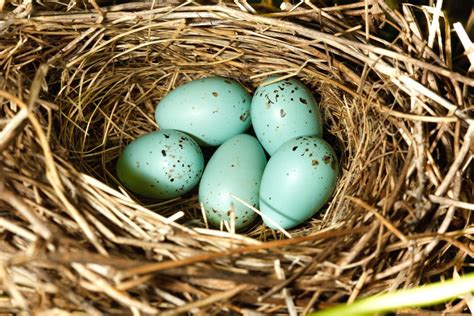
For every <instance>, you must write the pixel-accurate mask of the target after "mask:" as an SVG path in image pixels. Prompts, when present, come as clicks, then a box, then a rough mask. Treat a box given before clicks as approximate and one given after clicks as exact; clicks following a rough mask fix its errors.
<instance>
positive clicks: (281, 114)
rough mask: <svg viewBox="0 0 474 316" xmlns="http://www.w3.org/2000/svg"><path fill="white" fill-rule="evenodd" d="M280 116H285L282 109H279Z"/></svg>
mask: <svg viewBox="0 0 474 316" xmlns="http://www.w3.org/2000/svg"><path fill="white" fill-rule="evenodd" d="M280 116H281V117H285V116H286V113H285V111H284V110H283V109H280Z"/></svg>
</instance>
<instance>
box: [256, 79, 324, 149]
mask: <svg viewBox="0 0 474 316" xmlns="http://www.w3.org/2000/svg"><path fill="white" fill-rule="evenodd" d="M275 79H277V77H274V76H273V77H270V78H268V79H267V80H266V81H265V82H269V81H272V80H275ZM250 114H251V118H252V124H253V128H254V130H255V134H256V135H257V138H258V140H259V141H260V143H261V144H262V146H263V147H264V148H265V150H266V151H267V152H268V153H269V154H270V155H273V153H274V152H275V151H276V150H277V149H278V148H279V147H280V146H281V145H282V144H283V143H285V142H287V141H288V140H290V139H292V138H295V137H298V136H312V135H315V136H319V137H321V136H322V134H323V130H322V123H321V114H320V110H319V106H318V104H317V103H316V100H315V99H314V97H313V95H312V94H311V91H310V90H309V89H308V88H307V87H306V86H305V85H304V84H303V83H301V82H300V81H298V80H297V79H293V78H291V79H285V80H281V81H278V82H276V83H273V84H270V85H266V86H260V87H259V88H258V89H257V91H256V92H255V94H254V96H253V99H252V106H251V110H250Z"/></svg>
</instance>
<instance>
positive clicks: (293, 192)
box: [260, 136, 338, 229]
mask: <svg viewBox="0 0 474 316" xmlns="http://www.w3.org/2000/svg"><path fill="white" fill-rule="evenodd" d="M337 175H338V163H337V158H336V154H335V153H334V150H333V149H332V148H331V146H330V145H329V144H328V143H327V142H326V141H324V140H323V139H321V138H318V137H316V136H301V137H297V138H294V139H291V140H289V141H288V142H286V143H284V144H283V145H282V146H281V147H280V148H279V149H278V150H277V151H276V152H275V153H274V154H273V156H272V157H271V158H270V160H269V161H268V164H267V167H266V168H265V171H264V173H263V177H262V184H261V186H260V211H261V212H262V214H264V215H266V217H269V218H270V219H271V220H268V219H267V218H266V217H265V216H264V217H263V220H264V222H265V224H266V225H267V226H268V227H270V228H273V229H275V228H277V226H276V225H274V223H273V222H276V223H277V224H278V225H280V226H281V227H283V228H285V229H289V228H292V227H295V226H297V225H299V224H301V223H303V222H304V221H306V220H307V219H309V218H310V217H312V216H313V215H314V214H316V213H317V212H318V211H319V210H320V209H321V208H322V207H323V206H324V204H325V203H326V202H327V201H328V200H329V198H330V197H331V194H332V193H333V191H334V189H335V187H336V180H337Z"/></svg>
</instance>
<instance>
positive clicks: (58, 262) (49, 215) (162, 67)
mask: <svg viewBox="0 0 474 316" xmlns="http://www.w3.org/2000/svg"><path fill="white" fill-rule="evenodd" d="M239 4H241V3H240V2H239ZM242 8H245V6H244V5H241V6H240V8H239V7H238V6H237V7H234V6H233V5H227V6H224V5H222V6H215V5H208V6H202V5H198V4H195V3H191V2H188V3H185V4H182V5H174V6H171V5H161V4H160V5H159V4H151V3H128V4H124V5H116V6H111V7H107V8H102V9H101V11H103V12H104V13H105V16H102V15H100V14H98V13H96V12H94V11H74V12H69V13H67V12H64V13H60V12H46V11H42V10H41V8H39V7H38V8H37V9H38V10H37V11H31V10H30V11H29V12H28V10H27V12H26V13H27V14H31V16H30V18H26V16H27V15H25V14H24V13H25V11H22V12H21V13H19V12H16V13H17V14H18V15H17V17H16V18H15V17H14V15H12V14H5V15H3V16H0V17H2V18H3V20H2V21H0V30H1V31H0V32H3V33H1V34H2V35H1V38H0V47H1V49H2V50H1V51H0V62H1V67H2V73H1V76H0V126H1V128H2V131H1V134H0V152H1V160H0V211H1V214H2V216H1V217H0V232H1V236H2V239H1V241H0V249H1V254H0V256H1V261H0V262H1V265H0V279H1V280H2V282H1V285H0V293H3V294H1V297H0V312H20V311H23V312H32V313H43V315H52V314H53V313H57V314H58V315H59V314H61V312H66V311H67V312H78V313H79V312H84V313H86V314H88V315H99V314H101V313H104V314H108V315H111V314H119V315H131V314H133V315H138V314H140V313H142V314H157V313H160V314H162V315H171V314H178V313H184V312H190V313H193V314H220V313H237V314H245V315H257V314H258V312H260V313H283V314H288V313H289V314H295V313H305V312H308V311H310V310H314V309H319V308H324V307H326V306H329V305H332V304H334V303H337V302H346V301H349V302H352V301H354V300H355V299H356V298H357V297H363V296H367V295H370V294H375V293H380V292H385V291H391V290H394V289H397V288H405V287H413V286H416V285H418V284H423V283H427V282H430V281H433V280H440V279H443V278H447V277H450V276H451V275H453V273H459V274H462V273H463V272H464V271H467V270H469V269H472V261H471V263H469V258H471V259H472V256H473V252H474V250H473V248H472V241H471V240H472V233H473V226H472V218H471V216H470V211H469V210H472V209H473V204H472V201H473V194H474V192H473V189H472V188H473V183H472V177H470V176H469V173H470V172H472V148H473V147H472V143H473V130H474V123H473V120H472V110H473V108H472V104H473V99H472V95H471V94H470V93H472V87H473V86H474V79H473V78H472V77H468V76H467V75H466V74H463V73H461V72H457V71H454V70H453V69H454V68H453V58H454V57H455V56H452V53H451V52H452V51H453V48H452V47H451V45H450V41H449V40H448V41H446V40H445V39H446V38H445V36H448V35H450V36H451V34H450V33H449V31H448V30H446V32H445V33H441V32H440V27H439V26H436V23H433V25H434V27H433V28H430V29H429V30H428V31H426V32H424V30H419V29H417V28H416V25H414V24H408V23H407V19H409V18H410V12H411V11H409V10H407V11H406V12H405V16H401V15H400V14H399V13H396V12H393V11H391V10H390V9H389V8H388V7H386V5H385V4H384V2H383V1H379V2H378V3H375V2H374V3H372V5H370V6H367V7H366V6H365V3H364V2H361V3H358V4H355V5H350V6H342V7H337V8H329V9H328V10H321V9H319V8H318V7H316V6H314V5H310V3H307V4H302V5H300V6H299V7H297V8H290V7H288V6H287V8H286V9H287V10H288V12H280V13H273V14H268V15H267V16H261V15H253V14H250V13H247V12H243V11H242ZM381 9H383V10H384V11H386V12H387V15H389V16H391V20H386V21H385V22H386V23H391V24H393V25H394V26H396V27H398V28H399V29H400V30H401V33H400V36H399V37H398V38H397V39H396V40H395V41H394V43H393V44H392V43H390V42H387V41H385V40H383V39H382V38H380V37H377V35H376V33H374V32H376V31H377V24H378V23H381V22H383V19H384V14H383V12H384V11H382V10H381ZM425 10H428V9H427V8H425ZM20 11H21V10H20ZM428 11H429V10H428ZM432 11H433V10H431V11H430V12H431V13H433V12H432ZM434 13H435V14H436V11H435V12H434ZM438 13H439V12H438ZM22 14H23V15H22ZM427 16H428V17H429V19H431V17H432V15H431V14H428V15H427ZM346 21H347V22H346ZM361 21H365V22H366V25H367V26H368V27H369V28H370V29H371V30H372V31H371V32H366V31H365V27H364V26H360V25H363V24H364V22H362V24H361ZM421 34H425V35H421ZM429 34H433V36H432V37H433V38H429V39H427V40H425V39H424V38H423V37H424V36H426V37H427V38H428V35H429ZM454 34H455V33H453V34H452V36H455V35H454ZM441 35H442V36H441ZM420 36H421V38H420ZM367 40H368V41H367ZM212 74H216V75H222V76H228V77H231V78H234V79H236V80H239V81H240V82H241V83H242V84H243V85H244V86H246V87H247V88H248V89H249V90H254V89H255V87H256V86H257V85H258V84H259V82H260V81H261V80H262V79H263V78H265V77H266V76H267V75H269V74H280V75H282V76H296V77H297V78H299V79H301V80H302V81H303V82H305V83H306V84H307V85H308V86H310V87H311V88H312V89H313V90H314V92H315V95H316V96H317V97H318V98H320V104H321V108H322V115H323V118H324V122H325V123H326V125H325V131H326V135H327V137H326V138H327V139H328V140H329V141H331V143H332V144H333V145H334V146H335V148H336V152H337V153H338V154H339V156H340V160H341V170H342V174H341V176H340V179H339V182H338V186H337V190H336V192H335V194H334V197H333V199H332V201H331V202H330V203H329V205H328V206H327V209H326V210H325V211H324V212H323V213H321V214H320V215H318V216H315V217H314V218H313V219H312V220H310V221H309V222H308V223H306V224H304V225H302V226H301V227H299V228H297V229H294V230H291V231H290V234H291V235H292V238H286V237H285V236H284V235H283V234H282V233H280V232H274V231H270V230H268V229H266V228H265V227H264V226H263V225H262V224H261V222H259V223H257V224H256V225H255V226H254V227H252V229H250V230H249V231H248V232H246V233H245V234H240V235H238V234H235V233H233V232H226V231H217V230H212V229H206V228H205V223H204V221H203V219H202V216H201V210H200V207H199V203H198V201H197V198H196V194H190V195H188V196H185V197H183V198H181V199H176V200H173V201H167V202H163V203H156V201H150V200H143V199H141V200H140V199H139V198H138V197H136V196H133V195H130V194H129V193H127V192H126V191H124V190H123V189H122V188H121V187H120V186H119V183H118V181H117V179H116V177H115V175H114V162H115V160H116V158H117V157H118V155H119V153H120V151H121V150H122V149H123V148H124V146H125V145H126V144H127V143H129V142H130V141H131V140H133V139H134V138H136V137H137V136H139V135H142V134H144V133H146V132H149V131H152V130H156V129H157V128H158V127H157V126H156V124H155V123H154V120H153V114H154V106H155V104H156V102H157V101H158V100H160V98H161V97H162V96H164V95H165V94H166V93H167V92H168V91H169V90H170V89H172V88H174V87H176V86H178V85H180V84H182V83H184V82H186V81H189V80H191V79H195V78H200V77H205V76H209V75H212ZM295 199H298V197H297V196H295ZM466 306H467V303H466V301H464V300H458V301H453V302H451V303H449V304H446V305H442V306H438V307H437V309H438V310H443V311H462V310H465V309H466Z"/></svg>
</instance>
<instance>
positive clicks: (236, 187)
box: [199, 134, 267, 230]
mask: <svg viewBox="0 0 474 316" xmlns="http://www.w3.org/2000/svg"><path fill="white" fill-rule="evenodd" d="M266 163H267V160H266V157H265V152H264V151H263V148H262V146H260V144H259V142H258V140H257V139H256V138H255V137H253V136H250V135H245V134H241V135H237V136H234V137H232V138H231V139H229V140H228V141H226V142H225V143H224V144H222V145H221V146H220V147H219V148H218V149H217V150H216V152H215V153H214V155H212V157H211V159H210V160H209V162H208V164H207V166H206V169H205V170H204V174H203V176H202V179H201V183H200V184H199V201H200V202H201V203H203V205H204V209H205V212H206V217H207V219H208V221H209V223H211V224H212V225H213V226H216V227H219V225H220V223H221V221H222V220H224V221H228V222H229V223H230V219H231V214H232V211H233V212H234V215H235V227H236V229H238V230H241V229H245V228H246V227H248V226H249V225H250V224H252V222H253V221H254V220H255V218H256V217H257V214H256V213H255V212H253V211H252V210H251V209H250V208H248V207H247V206H244V205H243V204H242V203H240V202H238V201H237V200H235V199H234V198H233V197H232V196H231V194H233V195H235V196H237V197H239V198H240V199H242V200H243V201H245V202H246V203H248V204H249V205H252V206H253V207H258V198H259V195H258V192H259V188H260V180H261V178H262V173H263V170H264V168H265V165H266Z"/></svg>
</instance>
